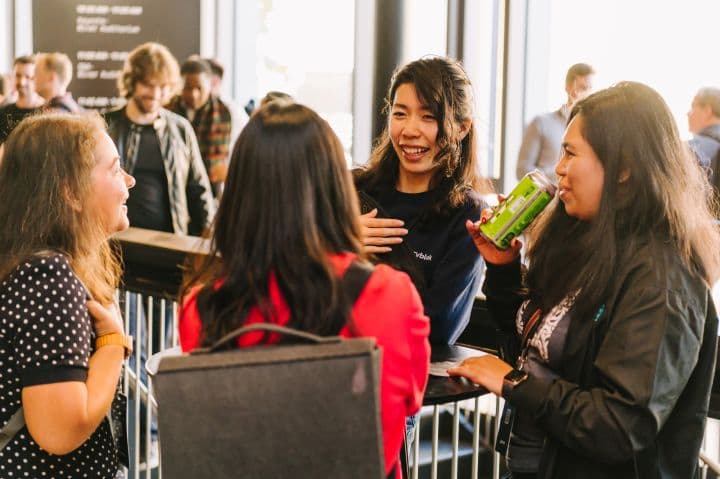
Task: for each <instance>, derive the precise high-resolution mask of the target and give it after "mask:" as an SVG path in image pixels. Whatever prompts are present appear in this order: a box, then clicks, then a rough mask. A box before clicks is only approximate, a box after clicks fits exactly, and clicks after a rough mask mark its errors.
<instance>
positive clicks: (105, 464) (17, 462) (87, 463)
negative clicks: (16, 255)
mask: <svg viewBox="0 0 720 479" xmlns="http://www.w3.org/2000/svg"><path fill="white" fill-rule="evenodd" d="M86 298H87V292H86V290H85V288H84V287H83V285H82V283H80V281H79V280H78V278H77V277H76V276H75V274H74V273H73V271H72V269H71V268H70V264H69V263H68V260H67V258H65V257H64V256H62V255H60V254H49V255H47V256H44V257H34V258H30V259H28V260H26V261H24V262H22V263H21V264H20V265H19V266H18V267H17V268H16V269H15V271H13V272H12V273H11V274H10V275H9V276H8V277H7V278H6V279H5V280H4V281H3V282H2V283H0V427H5V425H6V424H7V422H8V421H9V420H10V417H11V416H12V415H13V414H15V412H16V411H17V410H18V408H19V407H20V406H21V405H22V402H21V392H22V388H23V387H26V386H34V385H40V384H51V383H57V382H63V381H83V382H84V381H85V380H86V378H87V369H88V361H89V359H90V355H91V353H92V345H93V343H94V340H95V332H94V330H93V325H92V321H91V319H90V316H89V315H88V310H87V306H86ZM117 470H118V460H117V452H116V448H115V444H114V441H113V438H112V434H111V432H110V424H109V422H108V420H107V419H103V421H102V422H101V423H100V426H98V428H97V429H96V430H95V432H94V433H93V434H92V435H91V436H90V438H89V439H88V440H87V441H85V443H83V445H82V446H80V447H79V448H77V449H75V450H74V451H72V452H70V453H69V454H66V455H63V456H56V455H53V454H49V453H47V452H45V451H44V450H42V449H40V447H39V446H38V445H37V443H36V442H35V441H34V440H33V439H32V437H31V436H30V434H29V433H28V430H27V427H23V428H22V429H21V430H20V431H18V433H17V434H16V435H15V436H14V437H13V439H12V440H11V441H10V442H9V443H8V444H7V446H6V447H5V448H4V449H3V450H2V451H0V477H3V478H5V477H48V478H50V477H52V478H60V477H66V478H78V477H91V478H103V479H104V478H108V479H109V478H113V477H115V473H116V471H117Z"/></svg>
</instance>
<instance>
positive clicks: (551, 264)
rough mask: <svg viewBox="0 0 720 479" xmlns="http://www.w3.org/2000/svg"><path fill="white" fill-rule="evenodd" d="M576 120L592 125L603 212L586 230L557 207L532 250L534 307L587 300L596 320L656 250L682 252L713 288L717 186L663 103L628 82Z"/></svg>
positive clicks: (578, 112)
mask: <svg viewBox="0 0 720 479" xmlns="http://www.w3.org/2000/svg"><path fill="white" fill-rule="evenodd" d="M575 117H580V118H582V120H583V121H582V124H581V134H582V136H583V138H584V139H585V140H586V141H587V142H588V144H589V145H590V147H591V148H592V149H593V151H594V152H595V154H596V155H597V157H598V159H599V160H600V162H601V163H602V166H603V170H604V182H603V189H602V198H601V200H600V208H599V211H598V214H597V217H596V218H594V219H593V220H592V221H590V222H585V221H581V220H578V219H576V218H573V217H571V216H569V215H568V214H567V212H566V211H565V208H564V205H563V203H562V202H559V201H557V200H556V202H555V203H554V206H553V207H552V208H551V210H550V211H549V212H548V213H547V215H546V217H545V219H544V221H543V224H541V225H540V226H539V230H538V232H537V236H536V238H537V240H536V241H535V242H533V244H531V245H530V248H529V251H528V256H529V258H530V267H529V270H528V277H527V283H528V287H529V292H530V295H531V298H532V299H533V300H534V301H536V303H537V304H538V305H539V306H540V307H541V308H543V309H544V310H548V309H550V308H551V307H553V306H554V305H556V304H558V303H559V302H560V301H561V300H562V298H563V297H564V296H565V295H567V294H569V293H572V292H575V291H579V294H578V296H577V297H576V299H575V307H574V308H575V311H576V313H577V314H579V315H585V316H587V315H591V314H592V313H593V310H595V309H596V308H598V307H599V306H600V304H602V302H603V301H604V300H605V297H606V296H607V294H608V292H609V290H610V288H611V287H612V284H613V280H614V276H615V274H616V273H617V272H618V270H619V267H620V266H621V265H622V264H623V263H624V262H625V261H626V260H628V259H629V258H630V257H631V256H632V255H633V254H635V253H636V251H637V249H638V246H639V245H640V244H642V243H646V242H651V243H652V244H656V245H659V246H662V245H666V246H663V247H670V248H672V249H674V250H675V251H677V254H678V256H679V257H680V258H681V260H682V262H683V263H684V264H685V265H686V267H688V269H690V270H691V271H694V272H696V273H697V274H699V275H700V276H701V277H703V278H705V280H706V281H707V283H708V284H712V283H713V282H714V281H715V279H717V277H718V270H719V265H720V261H719V256H720V239H719V235H718V230H717V228H716V226H715V225H714V224H713V217H712V214H711V193H710V191H711V190H710V185H709V183H708V181H707V178H706V176H705V175H704V173H703V172H702V171H701V169H700V167H699V165H698V164H697V162H696V161H695V160H694V158H693V157H692V155H690V154H689V152H688V150H687V148H686V147H685V146H684V145H683V143H682V142H681V140H680V136H679V133H678V130H677V126H676V125H675V121H674V120H673V117H672V114H671V113H670V110H669V108H668V106H667V105H666V103H665V101H664V100H663V99H662V97H661V96H660V95H659V94H658V93H657V92H656V91H654V90H653V89H652V88H650V87H648V86H646V85H643V84H640V83H635V82H622V83H619V84H617V85H615V86H613V87H611V88H608V89H605V90H601V91H599V92H597V93H595V94H593V95H590V96H589V97H587V98H586V99H584V100H582V101H580V102H578V103H577V104H576V105H575V107H574V108H573V110H572V112H571V114H570V121H572V120H573V119H574V118H575Z"/></svg>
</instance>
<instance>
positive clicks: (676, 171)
mask: <svg viewBox="0 0 720 479" xmlns="http://www.w3.org/2000/svg"><path fill="white" fill-rule="evenodd" d="M562 150H563V153H562V157H561V159H560V162H559V163H558V165H557V167H556V170H555V171H556V173H557V175H558V177H559V185H558V186H559V193H558V198H557V201H556V202H555V203H554V205H553V206H551V207H550V209H549V211H548V212H546V213H545V217H544V218H543V222H542V224H541V225H539V230H538V231H536V233H537V236H533V237H534V238H535V240H534V241H533V242H532V243H531V244H530V245H529V250H528V258H529V269H528V271H527V276H526V278H525V282H524V283H523V282H522V281H521V279H522V278H521V266H520V258H519V251H520V245H519V243H517V242H516V243H515V244H514V246H513V247H512V248H511V249H509V250H507V251H500V250H497V249H495V248H494V247H493V246H492V245H491V244H490V243H489V242H487V241H486V240H484V239H483V238H482V237H481V236H480V235H479V234H478V230H477V225H473V224H468V230H469V231H470V233H471V235H472V237H473V239H474V241H475V243H476V246H477V247H478V250H479V251H480V252H481V253H482V255H483V256H484V257H485V260H486V262H487V265H488V271H487V280H486V283H485V285H484V291H485V293H486V295H487V300H488V307H489V309H490V311H491V314H492V315H493V316H494V317H495V318H496V319H498V321H499V322H500V323H501V325H502V327H503V328H504V329H505V330H506V331H508V332H509V333H514V334H515V339H516V341H515V348H514V349H515V351H516V352H517V354H515V355H514V356H513V357H508V358H506V359H507V360H508V361H510V364H508V363H506V362H504V361H502V360H500V359H498V358H496V357H494V356H485V357H480V358H472V359H470V360H467V361H465V362H464V363H463V364H461V365H460V366H459V367H458V368H455V369H452V370H450V373H451V374H458V375H463V376H466V377H468V378H470V379H472V380H473V381H474V382H476V383H479V384H482V385H484V386H486V387H487V388H488V389H489V390H490V391H492V392H493V393H495V394H497V395H502V396H503V397H504V398H505V399H506V401H507V402H508V404H509V405H510V407H511V411H514V413H512V414H513V415H514V423H513V426H512V431H511V434H510V435H509V436H508V435H503V434H500V435H499V436H498V437H499V439H500V440H502V441H503V442H505V441H509V446H508V449H507V455H506V457H507V459H508V465H509V469H510V471H511V474H512V475H511V477H513V478H543V479H546V478H576V477H582V478H588V479H593V478H619V477H623V478H625V477H628V478H656V477H666V478H676V479H681V478H682V479H686V478H690V477H694V473H695V470H696V467H697V457H698V451H699V449H700V443H701V441H702V436H703V430H704V425H705V418H706V416H707V411H708V401H709V395H710V388H711V384H712V371H713V368H714V364H715V350H716V340H717V337H716V335H717V327H718V321H717V314H716V312H715V307H714V304H713V301H712V298H711V296H710V287H711V285H712V284H714V282H715V281H716V280H717V279H718V273H719V272H720V259H719V258H720V236H719V234H718V230H717V226H716V225H715V224H714V222H713V216H712V215H711V208H710V205H709V204H708V200H707V198H709V197H710V195H709V194H708V192H709V189H710V186H709V184H708V182H707V179H706V177H705V175H704V173H703V172H702V171H701V170H700V168H699V166H698V165H697V164H696V162H695V161H694V160H693V158H692V157H691V155H689V153H688V151H687V150H686V149H685V148H684V146H683V144H682V142H681V141H680V138H679V134H678V130H677V127H676V125H675V122H674V120H673V117H672V115H671V113H670V111H669V109H668V107H667V105H666V104H665V102H664V101H663V100H662V98H661V97H660V95H658V94H657V93H656V92H655V91H654V90H652V89H651V88H649V87H647V86H645V85H642V84H640V83H633V82H624V83H620V84H618V85H616V86H614V87H612V88H608V89H606V90H602V91H599V92H597V93H595V94H593V95H591V96H589V97H588V98H586V99H585V100H582V101H580V102H579V103H578V104H576V105H575V107H574V108H573V111H572V113H571V115H570V121H569V124H568V127H567V131H566V132H565V137H564V140H563V145H562ZM521 286H524V288H522V287H521ZM511 364H512V365H511ZM506 413H508V414H511V413H510V412H508V411H506ZM507 432H508V433H510V431H507Z"/></svg>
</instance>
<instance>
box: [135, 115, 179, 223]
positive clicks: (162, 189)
mask: <svg viewBox="0 0 720 479" xmlns="http://www.w3.org/2000/svg"><path fill="white" fill-rule="evenodd" d="M132 128H137V129H139V130H140V143H139V144H138V151H137V160H136V161H135V167H134V169H133V171H132V172H130V173H131V174H132V175H133V176H134V177H135V187H134V188H132V189H131V190H130V197H129V198H128V202H127V208H128V218H129V219H130V226H135V227H138V228H147V229H151V230H156V231H167V232H169V233H172V232H173V226H172V217H171V216H170V196H169V192H168V182H167V173H166V172H165V164H164V163H163V158H162V153H161V152H160V140H158V136H157V133H156V132H155V128H153V126H152V125H137V124H134V125H133V126H132Z"/></svg>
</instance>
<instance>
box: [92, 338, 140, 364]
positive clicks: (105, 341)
mask: <svg viewBox="0 0 720 479" xmlns="http://www.w3.org/2000/svg"><path fill="white" fill-rule="evenodd" d="M111 344H116V345H118V346H122V347H123V348H125V359H127V358H128V357H130V354H132V350H133V338H132V336H128V335H125V334H122V333H110V334H103V335H102V336H98V338H97V339H96V340H95V349H96V350H97V349H100V348H102V347H103V346H109V345H111Z"/></svg>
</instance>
